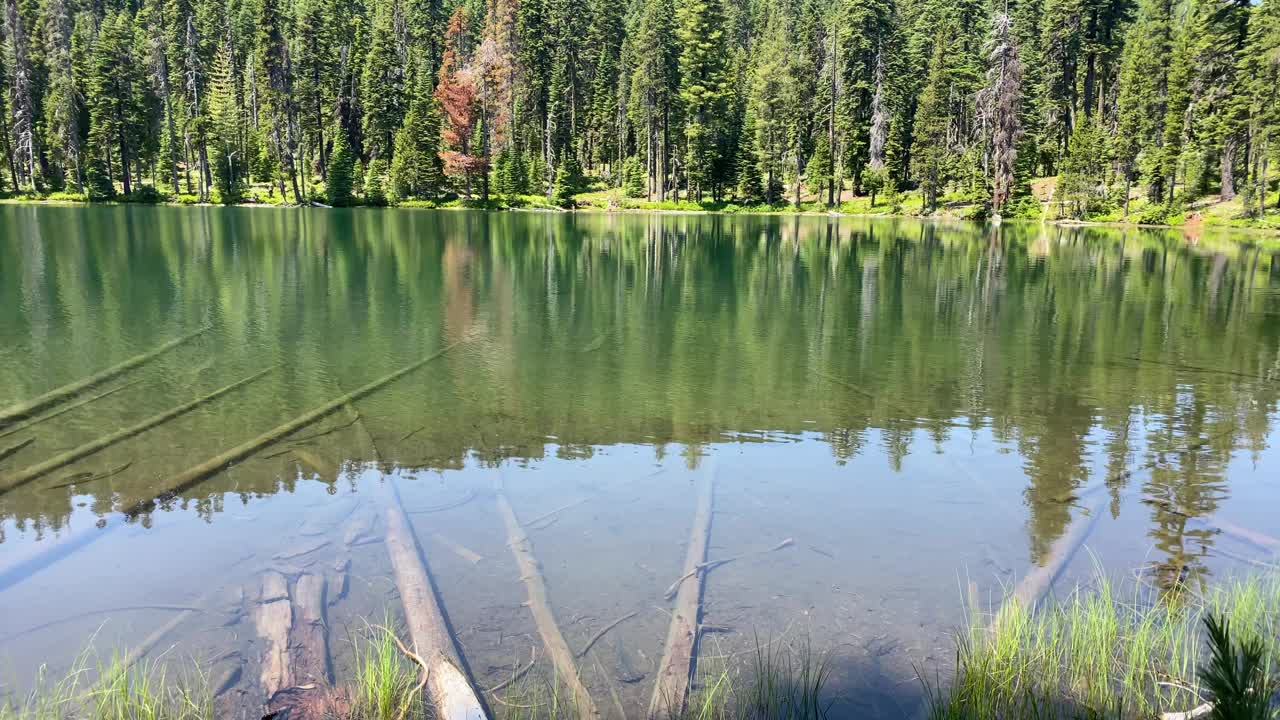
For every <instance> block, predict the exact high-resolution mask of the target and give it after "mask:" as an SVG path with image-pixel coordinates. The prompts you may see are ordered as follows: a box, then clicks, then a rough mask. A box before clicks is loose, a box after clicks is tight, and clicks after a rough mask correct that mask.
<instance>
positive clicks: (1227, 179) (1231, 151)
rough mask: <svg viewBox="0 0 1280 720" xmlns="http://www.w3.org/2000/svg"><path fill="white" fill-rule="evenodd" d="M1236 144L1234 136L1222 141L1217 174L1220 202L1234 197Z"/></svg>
mask: <svg viewBox="0 0 1280 720" xmlns="http://www.w3.org/2000/svg"><path fill="white" fill-rule="evenodd" d="M1236 144H1237V141H1236V137H1235V135H1234V134H1232V135H1228V136H1227V137H1226V138H1225V139H1224V140H1223V141H1222V158H1221V160H1220V162H1219V174H1220V176H1221V178H1222V195H1221V200H1222V201H1223V202H1227V201H1230V200H1234V199H1235V197H1236V176H1235V159H1236ZM1184 182H1185V180H1184Z"/></svg>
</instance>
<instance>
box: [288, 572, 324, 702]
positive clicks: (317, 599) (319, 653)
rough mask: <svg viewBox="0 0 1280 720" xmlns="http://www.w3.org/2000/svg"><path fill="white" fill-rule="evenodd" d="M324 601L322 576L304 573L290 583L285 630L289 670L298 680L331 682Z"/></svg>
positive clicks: (303, 681) (300, 681) (302, 681)
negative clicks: (289, 615)
mask: <svg viewBox="0 0 1280 720" xmlns="http://www.w3.org/2000/svg"><path fill="white" fill-rule="evenodd" d="M324 603H325V579H324V576H323V575H318V574H314V573H307V574H305V575H303V576H301V577H299V578H298V580H297V582H295V583H294V585H293V627H292V628H290V631H289V651H290V653H291V660H292V665H293V673H294V677H295V678H296V680H297V681H298V682H299V683H304V684H305V683H319V684H321V685H330V684H332V683H333V669H332V667H331V666H330V664H329V636H328V629H327V627H326V625H325V619H324V607H325V605H324Z"/></svg>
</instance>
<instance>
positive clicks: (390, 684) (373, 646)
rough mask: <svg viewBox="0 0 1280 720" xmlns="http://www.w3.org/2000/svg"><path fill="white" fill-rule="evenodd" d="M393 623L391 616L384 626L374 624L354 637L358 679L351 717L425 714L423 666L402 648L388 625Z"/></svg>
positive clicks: (381, 719)
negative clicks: (421, 689) (421, 687)
mask: <svg viewBox="0 0 1280 720" xmlns="http://www.w3.org/2000/svg"><path fill="white" fill-rule="evenodd" d="M390 625H391V623H390V620H389V619H388V620H387V621H384V623H383V626H381V627H373V626H370V627H368V628H367V629H366V631H365V632H364V633H363V634H361V635H357V636H356V638H355V639H354V641H353V642H354V645H355V680H354V683H353V684H352V687H351V690H350V708H349V709H348V711H347V713H345V715H346V717H348V718H352V719H353V720H354V719H356V718H358V719H359V720H404V719H405V718H420V717H422V715H423V707H424V705H423V702H422V694H421V693H420V692H418V678H419V672H420V668H419V667H418V665H417V664H415V663H414V662H413V661H412V660H410V659H409V658H406V657H405V656H404V653H402V652H401V651H400V648H399V647H398V646H397V645H396V641H395V638H394V637H393V636H392V634H391V631H390V630H388V629H387V627H389V626H390Z"/></svg>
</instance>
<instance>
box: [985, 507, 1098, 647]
mask: <svg viewBox="0 0 1280 720" xmlns="http://www.w3.org/2000/svg"><path fill="white" fill-rule="evenodd" d="M1105 489H1106V486H1105V485H1097V486H1094V487H1092V488H1090V489H1088V490H1086V491H1084V492H1083V493H1081V494H1080V496H1079V497H1078V498H1077V500H1080V501H1083V500H1085V499H1086V498H1087V499H1089V502H1088V504H1087V505H1086V506H1085V510H1084V514H1083V515H1082V516H1079V517H1076V519H1075V520H1074V521H1072V523H1071V525H1069V526H1068V527H1067V531H1066V532H1065V533H1063V534H1062V536H1061V537H1059V538H1058V539H1057V540H1055V541H1054V542H1053V545H1052V546H1050V548H1049V555H1048V557H1046V558H1045V559H1044V561H1042V562H1040V563H1038V564H1037V565H1036V566H1035V567H1033V568H1031V571H1030V572H1028V573H1027V574H1026V575H1025V576H1024V577H1023V578H1022V580H1021V581H1020V582H1019V583H1018V585H1017V586H1016V587H1015V588H1014V589H1013V592H1012V593H1010V594H1009V596H1008V597H1007V598H1005V601H1004V604H1003V605H1002V606H1001V607H1000V610H999V611H998V612H997V613H996V615H995V617H994V618H992V620H991V625H990V628H991V629H992V630H993V631H996V630H998V629H999V628H1000V626H1001V625H1002V624H1003V622H1004V617H1005V615H1006V613H1008V612H1010V611H1011V610H1012V609H1013V608H1014V607H1019V608H1023V609H1025V610H1028V611H1030V610H1035V609H1036V607H1037V606H1039V605H1040V603H1041V602H1043V601H1044V598H1045V596H1046V595H1048V594H1049V590H1051V589H1052V588H1053V583H1054V581H1056V580H1057V579H1058V577H1059V576H1060V575H1062V571H1063V570H1065V569H1066V567H1067V564H1068V563H1070V562H1071V558H1073V557H1075V554H1076V552H1078V551H1079V550H1080V548H1081V547H1083V546H1084V541H1085V540H1087V539H1088V538H1089V535H1090V534H1091V533H1092V532H1093V528H1094V526H1095V525H1097V524H1098V517H1099V516H1100V515H1101V514H1102V510H1103V507H1104V506H1105V505H1106V503H1107V494H1106V493H1105V492H1103V491H1104V490H1105Z"/></svg>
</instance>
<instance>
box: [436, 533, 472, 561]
mask: <svg viewBox="0 0 1280 720" xmlns="http://www.w3.org/2000/svg"><path fill="white" fill-rule="evenodd" d="M431 539H432V540H435V541H436V542H438V543H440V544H441V545H443V546H445V547H446V548H449V549H450V550H452V551H453V554H454V555H457V556H458V557H460V558H462V559H463V560H466V561H467V562H469V563H471V564H472V565H479V564H480V561H481V560H484V556H483V555H481V554H480V553H478V552H476V551H475V550H472V549H471V548H469V547H467V546H465V545H460V544H458V543H456V542H454V541H452V540H450V539H449V538H447V537H445V536H443V535H441V534H440V533H431Z"/></svg>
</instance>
